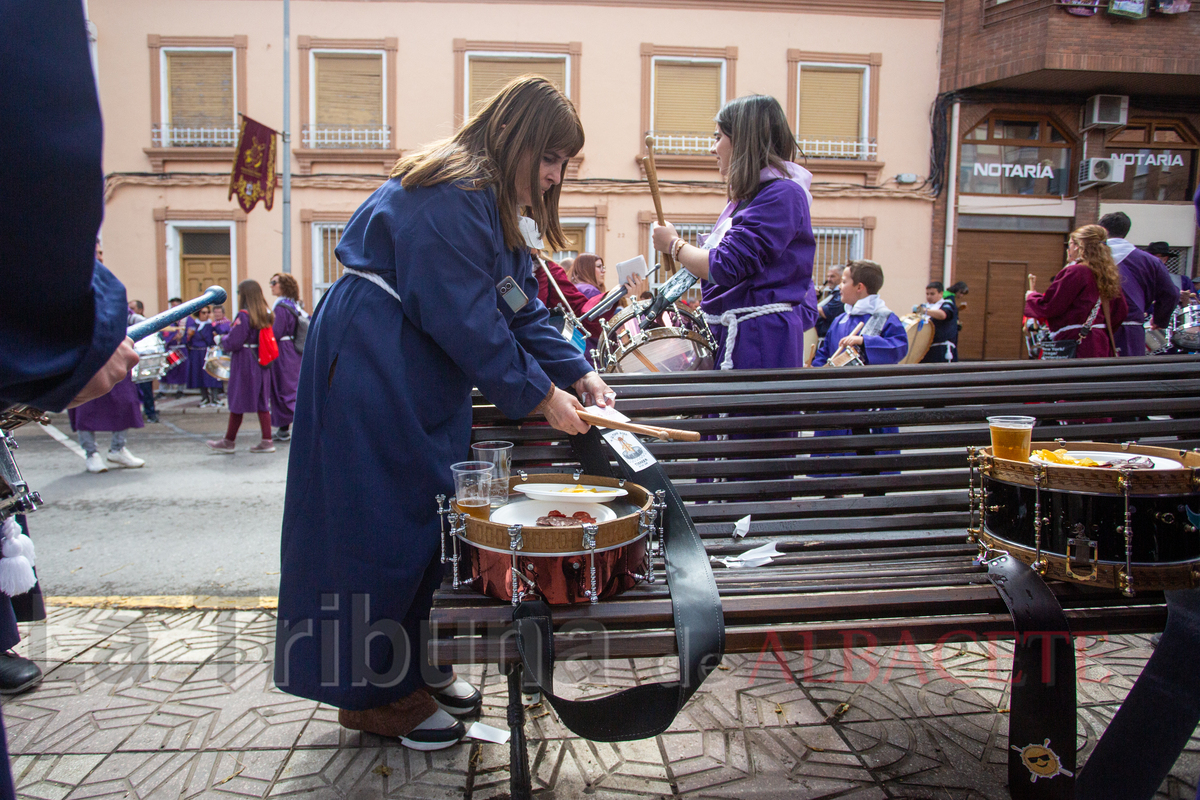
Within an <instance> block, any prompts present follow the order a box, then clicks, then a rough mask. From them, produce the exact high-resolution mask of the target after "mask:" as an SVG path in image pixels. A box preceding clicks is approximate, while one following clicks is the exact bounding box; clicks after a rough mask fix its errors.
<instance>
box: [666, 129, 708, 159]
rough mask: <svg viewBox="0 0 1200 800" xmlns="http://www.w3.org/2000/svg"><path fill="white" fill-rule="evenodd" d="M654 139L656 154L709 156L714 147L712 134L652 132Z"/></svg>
mask: <svg viewBox="0 0 1200 800" xmlns="http://www.w3.org/2000/svg"><path fill="white" fill-rule="evenodd" d="M651 135H652V136H653V137H654V152H655V153H662V154H664V155H683V156H695V155H705V156H706V155H708V154H709V153H708V148H709V147H711V146H712V134H699V135H698V134H696V133H679V132H675V131H651Z"/></svg>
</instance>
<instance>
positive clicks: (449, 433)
mask: <svg viewBox="0 0 1200 800" xmlns="http://www.w3.org/2000/svg"><path fill="white" fill-rule="evenodd" d="M582 147H583V128H582V126H581V125H580V123H579V117H578V116H577V114H576V113H575V109H574V107H573V106H572V105H571V103H570V101H569V100H567V98H566V97H564V96H563V95H562V93H561V92H559V91H558V90H557V89H555V88H554V86H553V84H551V83H549V82H548V81H546V80H544V79H541V78H531V77H527V78H519V79H517V80H515V81H513V82H512V83H510V84H509V85H508V86H506V87H505V88H504V89H502V90H501V91H500V93H499V94H497V95H496V96H495V97H493V98H492V99H491V100H489V101H488V102H487V103H486V104H485V105H484V107H483V108H482V109H481V110H480V112H479V113H478V115H476V116H475V117H473V118H471V119H470V120H468V122H467V123H466V124H465V125H464V126H463V127H462V129H461V130H459V132H458V133H457V134H456V135H455V136H454V137H453V138H452V139H449V140H446V141H441V142H437V143H434V144H432V145H429V146H427V147H425V148H423V149H420V150H418V151H417V152H415V153H412V154H411V155H408V156H405V157H404V158H403V159H402V160H401V161H399V162H398V163H397V165H396V167H395V169H394V170H392V178H391V180H389V181H387V182H386V183H384V184H383V186H381V187H380V188H379V189H377V190H376V191H375V192H374V194H372V195H371V197H370V198H368V199H367V201H366V202H365V203H363V205H362V206H361V207H360V208H359V209H358V211H357V212H355V214H354V216H353V218H351V220H350V222H349V223H348V224H347V225H346V229H345V232H344V233H343V234H342V238H341V242H340V243H339V244H338V247H337V257H338V260H339V261H341V263H342V264H343V265H345V267H346V269H345V274H344V275H343V276H342V278H341V279H339V280H338V281H337V282H336V283H335V284H334V285H333V286H332V287H330V289H329V291H328V292H327V293H326V294H325V296H324V297H323V298H322V301H321V306H320V308H318V309H317V312H316V313H315V314H314V316H313V319H312V322H311V323H310V326H309V329H308V338H307V340H306V341H305V345H304V356H303V360H302V363H301V368H300V384H299V387H298V392H297V396H296V421H295V425H294V427H293V431H292V444H291V453H290V456H289V458H290V461H289V465H288V480H287V491H286V496H285V500H284V510H283V537H282V538H283V541H282V559H281V563H282V566H281V570H282V572H281V575H280V587H279V614H278V619H279V622H278V633H277V639H276V653H277V654H278V656H277V657H276V659H275V682H276V684H277V685H278V686H279V688H281V689H283V690H284V691H286V692H289V693H291V694H295V695H298V696H300V697H306V698H310V699H314V700H318V701H320V702H324V703H328V704H330V705H333V706H336V707H337V708H339V709H340V711H339V713H338V721H339V722H340V723H341V724H342V725H343V726H344V727H346V728H350V729H352V730H361V731H367V732H370V733H375V734H378V735H381V736H388V737H397V738H399V739H400V742H401V744H403V745H404V746H406V747H409V748H412V749H417V750H436V749H440V748H443V747H449V746H451V745H453V744H455V743H457V742H458V741H459V740H460V739H461V738H462V736H463V735H464V732H465V729H464V727H463V725H462V723H461V722H458V721H457V720H455V718H454V716H451V715H463V714H470V713H473V711H474V710H475V709H476V708H478V706H479V702H480V694H479V692H478V690H476V689H475V688H474V687H472V686H471V685H470V684H469V683H467V682H466V681H464V680H462V679H459V678H456V677H455V676H454V674H453V672H451V671H450V670H449V669H446V670H445V671H441V670H439V669H436V668H433V667H430V666H428V665H427V664H426V663H425V652H424V648H423V647H422V645H421V641H422V640H421V629H422V624H423V623H424V622H425V621H426V620H427V619H428V616H429V609H430V606H431V604H432V601H433V592H434V590H435V589H436V588H437V587H438V586H439V585H440V584H441V582H442V578H443V576H444V574H445V572H444V568H443V566H442V564H441V563H440V558H439V537H440V527H439V524H438V515H437V504H436V502H435V500H434V498H435V497H436V496H437V495H439V494H441V495H446V496H450V495H452V494H453V493H454V484H453V480H452V477H451V472H450V465H451V464H452V463H453V462H456V461H464V460H466V459H468V458H469V453H470V438H471V389H472V387H473V386H476V387H478V388H479V390H480V391H481V392H482V393H483V394H484V396H485V397H487V399H488V401H489V402H491V403H495V405H496V406H497V407H498V408H499V409H500V411H501V412H502V413H504V414H505V415H506V416H508V417H509V418H510V419H521V418H523V417H526V416H528V415H529V414H531V413H535V412H536V413H539V414H543V415H544V416H545V417H546V419H547V420H549V422H550V424H551V425H553V426H554V427H555V428H558V429H559V430H562V431H567V432H569V433H585V432H586V431H587V430H588V425H587V424H586V423H584V422H583V421H582V420H580V419H579V417H578V416H577V414H576V411H577V410H579V409H581V408H582V407H581V406H580V404H579V401H577V400H576V399H575V398H574V397H573V396H571V395H570V394H568V393H567V392H564V391H563V390H562V389H561V388H559V387H574V388H575V390H576V391H577V392H579V393H580V395H581V396H582V397H585V398H594V400H590V399H589V400H588V401H585V402H589V401H594V402H598V403H599V404H601V405H606V404H607V403H608V400H607V399H606V395H608V394H609V390H608V387H607V386H606V385H605V384H604V382H603V381H602V380H601V379H600V377H599V376H598V375H597V374H596V373H595V372H594V371H593V370H592V368H591V366H590V365H589V364H588V363H587V362H586V361H585V360H584V358H583V355H582V354H581V353H580V352H579V351H578V350H576V349H575V347H574V346H573V345H572V344H571V343H570V342H567V341H566V340H564V339H563V338H562V336H561V335H560V334H559V333H558V332H557V331H556V330H555V329H554V328H553V327H551V326H550V324H549V322H548V320H549V314H548V312H547V311H546V307H545V306H544V305H543V304H542V303H540V302H539V301H538V300H537V291H538V284H537V280H536V279H535V278H534V275H533V265H532V262H531V261H530V257H529V250H528V248H527V247H526V246H525V240H524V237H523V236H522V234H521V230H520V227H519V219H520V217H521V216H522V214H524V215H525V216H528V217H530V218H532V219H533V220H534V222H535V223H536V225H537V227H538V230H540V231H542V232H543V234H544V236H545V237H546V239H547V240H548V243H549V245H550V246H551V248H561V247H562V246H563V245H564V244H565V242H564V237H563V233H562V228H561V227H560V226H559V222H558V198H559V190H560V186H559V184H560V183H561V181H562V177H563V172H564V170H565V168H566V165H567V161H568V159H570V158H571V156H573V155H575V154H576V153H578V152H579V150H580V149H581V148H582ZM522 295H523V296H522ZM439 707H440V708H439Z"/></svg>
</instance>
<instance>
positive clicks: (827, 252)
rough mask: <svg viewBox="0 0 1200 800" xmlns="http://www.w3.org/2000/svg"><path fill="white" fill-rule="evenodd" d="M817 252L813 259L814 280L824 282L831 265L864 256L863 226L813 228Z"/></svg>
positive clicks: (834, 265) (835, 265)
mask: <svg viewBox="0 0 1200 800" xmlns="http://www.w3.org/2000/svg"><path fill="white" fill-rule="evenodd" d="M813 238H815V239H816V240H817V254H816V257H815V258H814V259H813V281H814V282H816V283H823V282H824V280H825V273H826V272H828V271H829V268H830V267H840V266H842V265H844V264H846V263H847V262H848V261H853V260H854V259H856V258H862V257H863V256H862V252H863V232H862V228H813Z"/></svg>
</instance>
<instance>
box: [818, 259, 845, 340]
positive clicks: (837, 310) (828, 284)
mask: <svg viewBox="0 0 1200 800" xmlns="http://www.w3.org/2000/svg"><path fill="white" fill-rule="evenodd" d="M843 271H845V267H839V266H837V265H836V264H834V265H833V266H831V267H830V268H829V269H828V270H827V271H826V273H825V285H824V286H822V287H821V293H820V294H819V295H818V296H817V338H818V339H824V338H825V334H827V333H829V326H830V325H832V324H833V321H834V320H835V319H837V318H838V317H840V316H841V315H842V312H843V311H845V310H846V306H845V304H844V303H842V272H843Z"/></svg>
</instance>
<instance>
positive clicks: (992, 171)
mask: <svg viewBox="0 0 1200 800" xmlns="http://www.w3.org/2000/svg"><path fill="white" fill-rule="evenodd" d="M961 147H962V150H961V157H960V159H959V185H960V191H962V192H963V193H964V194H1002V195H1032V196H1039V195H1040V196H1058V197H1062V196H1064V195H1066V194H1067V193H1068V191H1069V189H1070V185H1071V177H1070V169H1069V167H1070V164H1071V143H1070V141H1068V139H1067V137H1066V135H1064V134H1063V132H1062V131H1061V130H1060V129H1059V128H1058V126H1057V125H1056V124H1055V123H1054V122H1052V121H1051V120H1050V118H1049V117H1023V116H1017V115H1012V114H995V115H993V116H991V117H988V118H987V119H985V120H983V121H982V122H980V123H979V124H978V125H976V126H975V127H974V128H972V129H971V130H969V131H967V132H966V133H964V134H963V141H962V145H961Z"/></svg>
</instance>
